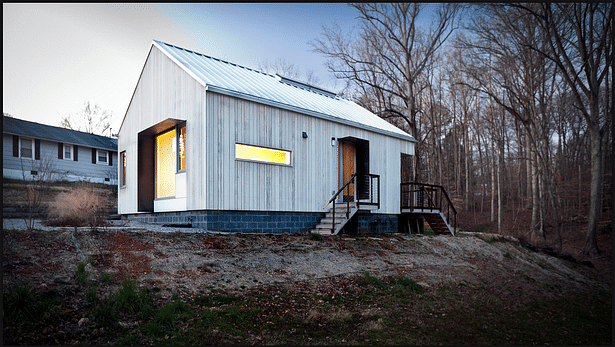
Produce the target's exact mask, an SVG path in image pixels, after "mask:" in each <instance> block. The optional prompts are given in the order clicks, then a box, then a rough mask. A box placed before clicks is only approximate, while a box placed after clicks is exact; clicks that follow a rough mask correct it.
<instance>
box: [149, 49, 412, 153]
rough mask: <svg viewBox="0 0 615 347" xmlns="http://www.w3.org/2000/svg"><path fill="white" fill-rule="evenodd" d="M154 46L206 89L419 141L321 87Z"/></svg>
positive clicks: (182, 50) (191, 52) (181, 50)
mask: <svg viewBox="0 0 615 347" xmlns="http://www.w3.org/2000/svg"><path fill="white" fill-rule="evenodd" d="M152 45H153V46H156V47H157V48H158V49H160V50H161V51H162V52H163V53H164V54H165V55H166V56H168V57H169V58H170V59H171V60H173V61H174V62H175V63H176V64H178V65H179V66H180V67H181V68H183V69H184V70H185V71H186V72H187V73H189V74H190V75H191V76H192V77H194V78H195V79H196V80H197V81H198V82H199V83H201V84H202V85H203V86H204V87H205V88H206V90H210V91H213V92H217V93H221V94H226V95H230V96H234V97H238V98H242V99H247V100H252V101H255V102H259V103H263V104H267V105H271V106H275V107H279V108H283V109H288V110H291V111H295V112H299V113H304V114H309V115H312V116H315V117H319V118H324V119H328V120H331V121H334V122H338V123H343V124H347V125H351V126H355V127H360V128H363V129H366V130H371V131H375V132H378V133H383V134H386V135H389V136H394V137H398V138H401V139H405V140H409V141H413V142H416V140H415V139H414V137H412V136H411V135H409V134H408V133H406V132H405V131H403V130H401V129H399V128H397V127H396V126H394V125H392V124H390V123H389V122H387V121H385V120H384V119H382V118H380V117H378V116H377V115H375V114H373V113H371V112H369V111H368V110H366V109H365V108H363V107H361V106H359V105H357V104H356V103H354V102H352V101H350V100H347V99H344V98H342V97H340V96H337V95H335V94H334V93H331V92H329V91H326V90H324V89H322V88H318V87H314V86H311V85H308V84H305V83H302V82H299V81H295V80H292V79H289V78H286V77H282V76H279V75H270V74H267V73H263V72H260V71H257V70H253V69H250V68H246V67H243V66H239V65H237V64H233V63H229V62H226V61H223V60H220V59H217V58H212V57H209V56H206V55H203V54H200V53H196V52H193V51H190V50H187V49H184V48H181V47H177V46H173V45H170V44H168V43H164V42H160V41H156V40H154V42H153V43H152Z"/></svg>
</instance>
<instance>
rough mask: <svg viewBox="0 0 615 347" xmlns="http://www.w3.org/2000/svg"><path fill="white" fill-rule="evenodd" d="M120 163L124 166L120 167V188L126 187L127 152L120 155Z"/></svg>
mask: <svg viewBox="0 0 615 347" xmlns="http://www.w3.org/2000/svg"><path fill="white" fill-rule="evenodd" d="M120 162H121V163H122V165H120V170H121V172H120V186H121V187H125V186H126V151H124V152H122V153H120Z"/></svg>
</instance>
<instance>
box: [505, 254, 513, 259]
mask: <svg viewBox="0 0 615 347" xmlns="http://www.w3.org/2000/svg"><path fill="white" fill-rule="evenodd" d="M504 257H506V258H508V259H510V258H512V256H511V255H510V253H509V252H506V253H504Z"/></svg>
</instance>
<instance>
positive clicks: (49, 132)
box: [2, 116, 117, 151]
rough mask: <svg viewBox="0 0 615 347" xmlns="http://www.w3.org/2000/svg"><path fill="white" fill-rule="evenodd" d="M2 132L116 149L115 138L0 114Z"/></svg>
mask: <svg viewBox="0 0 615 347" xmlns="http://www.w3.org/2000/svg"><path fill="white" fill-rule="evenodd" d="M2 132H3V133H5V134H11V135H18V136H24V137H31V138H34V139H41V140H48V141H54V142H61V143H66V144H71V145H78V146H84V147H91V148H97V149H106V150H110V151H117V139H114V138H110V137H106V136H100V135H94V134H88V133H84V132H81V131H76V130H70V129H64V128H59V127H54V126H50V125H45V124H40V123H34V122H29V121H26V120H22V119H16V118H11V117H5V116H2Z"/></svg>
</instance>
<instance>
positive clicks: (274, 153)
mask: <svg viewBox="0 0 615 347" xmlns="http://www.w3.org/2000/svg"><path fill="white" fill-rule="evenodd" d="M290 157H291V152H290V151H285V150H281V149H273V148H265V147H258V146H249V145H242V144H239V143H236V144H235V158H236V159H245V160H255V161H260V162H264V163H274V164H285V165H290Z"/></svg>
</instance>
